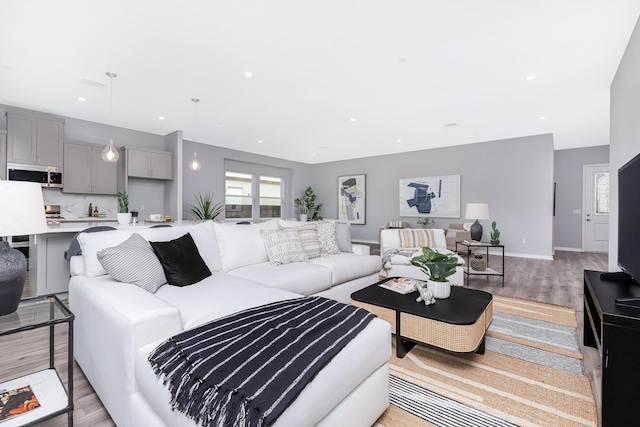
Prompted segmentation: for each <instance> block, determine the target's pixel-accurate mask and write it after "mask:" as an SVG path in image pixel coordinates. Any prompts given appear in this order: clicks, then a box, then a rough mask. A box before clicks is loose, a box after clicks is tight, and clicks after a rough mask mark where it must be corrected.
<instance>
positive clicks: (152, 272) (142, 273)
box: [97, 233, 167, 293]
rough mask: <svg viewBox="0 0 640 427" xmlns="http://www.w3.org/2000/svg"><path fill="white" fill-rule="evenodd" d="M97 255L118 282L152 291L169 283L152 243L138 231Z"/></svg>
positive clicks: (103, 266)
mask: <svg viewBox="0 0 640 427" xmlns="http://www.w3.org/2000/svg"><path fill="white" fill-rule="evenodd" d="M97 255H98V261H100V264H102V268H104V269H105V271H106V272H107V274H109V275H110V276H111V277H113V278H114V279H115V280H117V281H118V282H124V283H131V284H133V285H136V286H139V287H141V288H142V289H144V290H145V291H149V292H151V293H155V292H156V291H157V290H158V288H159V287H160V286H162V285H164V284H165V283H167V278H166V277H165V275H164V269H163V268H162V264H160V261H159V260H158V257H157V256H156V254H155V253H154V252H153V248H152V247H151V244H150V243H149V242H147V241H146V240H145V238H144V237H142V236H141V235H139V234H137V233H133V234H132V235H131V237H129V238H128V239H127V240H125V241H124V242H122V243H120V244H119V245H118V246H115V247H112V248H105V249H102V250H101V251H98V254H97Z"/></svg>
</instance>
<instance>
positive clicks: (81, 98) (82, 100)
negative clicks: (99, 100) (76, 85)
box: [78, 96, 87, 102]
mask: <svg viewBox="0 0 640 427" xmlns="http://www.w3.org/2000/svg"><path fill="white" fill-rule="evenodd" d="M86 100H87V98H85V97H84V96H79V97H78V101H80V102H84V101H86Z"/></svg>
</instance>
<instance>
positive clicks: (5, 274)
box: [0, 242, 27, 316]
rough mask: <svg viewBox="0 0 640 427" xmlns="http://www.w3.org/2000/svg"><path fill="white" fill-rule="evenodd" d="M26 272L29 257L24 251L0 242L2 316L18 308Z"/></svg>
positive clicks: (0, 312) (0, 303)
mask: <svg viewBox="0 0 640 427" xmlns="http://www.w3.org/2000/svg"><path fill="white" fill-rule="evenodd" d="M26 273H27V259H26V258H25V257H24V255H23V254H22V252H20V251H18V250H16V249H13V248H12V247H11V246H9V243H8V242H0V316H4V315H5V314H9V313H13V312H14V311H16V310H17V309H18V304H20V299H21V298H22V292H23V291H24V278H25V276H26Z"/></svg>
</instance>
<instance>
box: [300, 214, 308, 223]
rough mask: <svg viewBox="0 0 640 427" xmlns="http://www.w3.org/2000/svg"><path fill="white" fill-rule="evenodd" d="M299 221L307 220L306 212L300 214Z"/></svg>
mask: <svg viewBox="0 0 640 427" xmlns="http://www.w3.org/2000/svg"><path fill="white" fill-rule="evenodd" d="M300 221H302V222H307V214H300Z"/></svg>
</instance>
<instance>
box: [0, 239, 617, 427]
mask: <svg viewBox="0 0 640 427" xmlns="http://www.w3.org/2000/svg"><path fill="white" fill-rule="evenodd" d="M375 250H376V248H375V247H373V251H372V253H375ZM494 263H496V264H495V265H499V264H498V263H499V260H498V259H497V258H496V257H494V256H491V257H490V259H489V265H490V266H492V265H494ZM505 269H506V275H505V286H504V288H503V287H502V286H501V281H500V280H499V278H497V277H493V278H491V279H490V280H489V281H487V280H485V279H484V278H480V277H477V278H473V279H472V280H471V281H470V283H469V286H470V287H472V288H475V289H482V290H485V291H488V292H491V293H493V294H496V295H504V296H509V297H515V298H523V299H528V300H534V301H540V302H544V303H549V304H556V305H563V306H566V307H571V308H573V309H574V310H576V311H577V319H578V332H579V335H580V341H582V310H583V307H582V295H583V292H582V289H583V270H585V269H590V270H606V269H607V255H606V254H592V253H579V252H556V254H555V259H554V260H553V261H545V260H535V259H529V258H516V257H506V258H505ZM66 333H67V329H66V325H59V326H58V327H57V328H56V367H57V368H58V371H59V372H60V376H61V378H62V380H63V382H64V383H65V384H66V381H67V375H66V371H67V369H66ZM581 345H582V342H581ZM0 352H1V353H2V364H1V365H0V381H4V380H8V379H11V378H15V377H18V376H20V375H23V374H25V373H30V372H33V371H34V370H38V369H44V368H46V367H47V366H48V333H47V331H46V328H45V329H39V330H35V331H28V332H23V333H20V334H14V335H9V336H5V337H0ZM583 354H584V355H585V359H584V365H585V371H586V373H587V376H588V377H589V379H590V380H591V382H592V388H593V389H594V394H595V395H596V402H599V400H600V399H599V393H600V391H599V384H600V378H601V367H600V361H599V359H600V358H599V355H598V351H597V350H595V349H592V348H588V347H587V348H584V349H583ZM113 374H114V375H117V374H118V373H115V372H114V373H113ZM73 377H74V379H73V380H74V403H75V411H74V425H75V426H77V427H87V426H99V427H103V426H104V427H106V426H113V425H114V424H113V422H112V421H111V418H110V417H109V414H108V413H107V412H106V410H105V409H104V407H103V406H102V404H101V403H100V400H99V399H98V397H97V396H96V394H95V393H94V391H93V389H92V388H91V385H90V384H89V383H88V381H87V379H86V378H85V376H84V374H83V373H82V370H81V369H80V367H79V366H78V365H77V363H76V364H75V368H74V376H73ZM599 410H600V408H599V407H598V411H599ZM39 425H40V426H41V427H62V426H66V425H67V418H66V415H62V416H59V417H56V418H54V419H52V420H48V421H44V422H42V423H41V424H39Z"/></svg>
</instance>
